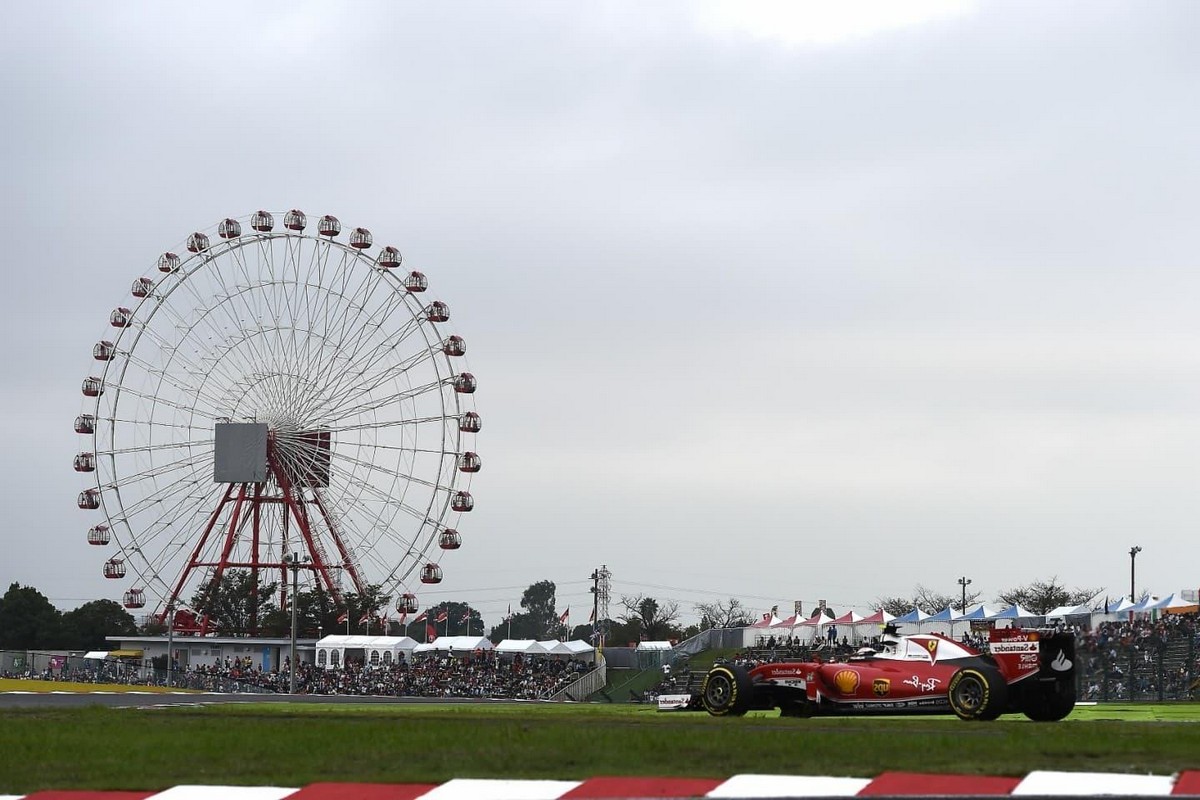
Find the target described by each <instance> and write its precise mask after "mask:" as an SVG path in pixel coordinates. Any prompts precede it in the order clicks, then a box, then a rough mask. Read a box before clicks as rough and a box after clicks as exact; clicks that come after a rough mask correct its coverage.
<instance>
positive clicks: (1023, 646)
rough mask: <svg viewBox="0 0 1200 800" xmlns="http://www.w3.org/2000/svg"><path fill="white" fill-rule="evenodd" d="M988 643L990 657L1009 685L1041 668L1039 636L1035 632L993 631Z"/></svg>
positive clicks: (1016, 630) (1008, 629)
mask: <svg viewBox="0 0 1200 800" xmlns="http://www.w3.org/2000/svg"><path fill="white" fill-rule="evenodd" d="M988 641H989V646H990V650H991V653H992V656H993V657H994V658H995V659H996V663H997V665H998V666H999V667H1000V671H1001V672H1002V673H1003V674H1004V676H1005V678H1007V680H1008V682H1009V683H1012V682H1013V681H1018V680H1021V679H1022V678H1027V677H1029V676H1030V675H1032V674H1034V673H1036V672H1037V671H1038V668H1039V667H1040V666H1041V665H1040V660H1041V656H1040V652H1041V644H1040V642H1041V636H1040V634H1038V632H1037V631H1025V630H1020V629H1013V628H1001V629H999V630H993V631H992V632H991V633H990V634H989V636H988Z"/></svg>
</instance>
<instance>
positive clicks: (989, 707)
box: [947, 666, 1008, 721]
mask: <svg viewBox="0 0 1200 800" xmlns="http://www.w3.org/2000/svg"><path fill="white" fill-rule="evenodd" d="M947 694H948V695H949V699H950V709H951V710H952V711H953V712H954V713H955V714H957V715H958V718H959V719H965V720H983V721H987V720H993V719H996V717H998V716H1000V715H1001V714H1003V713H1004V707H1005V704H1006V702H1007V700H1008V685H1007V684H1006V683H1005V682H1004V676H1003V675H1001V674H1000V671H999V670H997V669H995V668H994V667H988V666H978V667H963V668H962V669H960V670H959V671H958V672H956V673H954V677H952V678H951V679H950V686H949V687H948V688H947Z"/></svg>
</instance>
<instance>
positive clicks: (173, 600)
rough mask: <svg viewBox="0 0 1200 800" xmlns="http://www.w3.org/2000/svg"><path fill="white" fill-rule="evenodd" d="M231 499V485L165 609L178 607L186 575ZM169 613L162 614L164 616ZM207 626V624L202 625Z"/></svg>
mask: <svg viewBox="0 0 1200 800" xmlns="http://www.w3.org/2000/svg"><path fill="white" fill-rule="evenodd" d="M232 497H233V484H232V483H231V484H229V486H228V487H227V488H226V489H225V494H224V495H223V496H222V497H221V502H220V503H218V504H217V510H216V511H214V512H213V513H212V516H211V517H209V519H208V524H207V525H205V526H204V533H203V534H201V536H200V541H198V542H196V547H195V549H194V550H192V555H191V556H190V557H189V558H188V561H187V564H185V565H184V567H183V572H182V573H181V574H180V576H179V580H178V581H176V582H175V588H174V589H172V590H171V596H170V597H168V598H167V608H168V609H171V608H173V607H176V606H178V605H179V593H180V592H182V591H183V586H184V584H185V583H187V579H188V575H189V574H191V571H192V570H194V569H195V568H196V561H197V559H199V558H200V553H201V552H202V551H203V550H204V545H205V543H206V542H207V541H208V537H209V536H211V535H212V531H213V528H215V527H216V526H217V520H218V519H220V517H221V512H222V511H224V510H225V506H226V505H227V504H228V503H229V501H230V500H231V499H232ZM166 613H169V612H164V617H165V614H166ZM202 624H203V625H207V622H204V623H202Z"/></svg>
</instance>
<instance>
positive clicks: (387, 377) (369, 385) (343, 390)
mask: <svg viewBox="0 0 1200 800" xmlns="http://www.w3.org/2000/svg"><path fill="white" fill-rule="evenodd" d="M435 352H436V351H434V350H433V349H432V348H428V347H427V348H424V349H422V350H419V351H417V352H416V353H413V354H412V355H410V356H409V357H408V358H406V359H404V360H402V361H400V362H398V363H387V364H384V365H383V367H382V368H377V367H378V365H379V363H380V362H381V361H383V359H384V356H379V357H377V358H375V359H374V360H372V361H371V362H370V363H364V364H358V365H354V367H353V368H352V370H347V371H345V372H343V373H342V378H341V380H340V381H339V383H338V385H337V386H336V387H335V389H334V390H333V391H331V392H330V395H331V396H333V397H340V396H343V395H347V394H348V393H351V392H354V393H358V394H362V393H369V392H371V391H373V390H374V389H376V388H378V387H380V386H382V385H383V384H385V383H387V382H389V381H392V380H395V379H396V377H397V376H398V375H402V374H406V373H407V372H408V371H409V370H412V369H415V368H417V367H419V366H420V365H421V364H423V363H425V362H427V361H431V360H432V359H433V358H434V355H435ZM370 369H374V371H372V372H368V371H367V370H370ZM352 379H354V380H357V384H350V383H348V381H350V380H352ZM350 397H351V398H353V395H350Z"/></svg>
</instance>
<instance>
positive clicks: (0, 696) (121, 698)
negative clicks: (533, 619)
mask: <svg viewBox="0 0 1200 800" xmlns="http://www.w3.org/2000/svg"><path fill="white" fill-rule="evenodd" d="M528 702H530V701H521V700H475V699H472V698H451V697H380V696H373V695H356V694H337V695H323V694H294V695H293V694H221V693H218V692H211V693H206V692H0V710H3V709H9V708H83V707H85V706H107V707H109V708H156V707H166V706H196V705H217V704H221V705H230V704H237V703H311V704H319V705H345V704H354V705H362V704H364V703H369V704H379V705H427V704H431V703H437V704H445V703H461V704H464V705H497V704H524V703H528Z"/></svg>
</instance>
